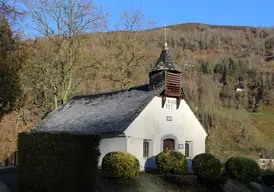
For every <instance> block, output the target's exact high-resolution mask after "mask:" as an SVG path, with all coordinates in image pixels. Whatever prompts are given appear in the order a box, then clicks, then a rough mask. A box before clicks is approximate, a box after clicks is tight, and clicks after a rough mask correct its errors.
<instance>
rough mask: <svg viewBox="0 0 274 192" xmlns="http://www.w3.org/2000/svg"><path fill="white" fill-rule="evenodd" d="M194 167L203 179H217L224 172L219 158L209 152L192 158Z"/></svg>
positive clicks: (195, 171)
mask: <svg viewBox="0 0 274 192" xmlns="http://www.w3.org/2000/svg"><path fill="white" fill-rule="evenodd" d="M192 169H193V171H194V173H195V174H197V176H198V177H199V178H201V179H204V180H209V181H215V180H217V179H218V178H219V177H220V175H221V174H222V164H221V162H220V160H219V159H217V158H216V157H214V156H213V155H212V154H209V153H202V154H199V155H196V156H195V157H194V158H193V160H192Z"/></svg>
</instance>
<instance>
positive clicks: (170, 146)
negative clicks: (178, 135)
mask: <svg viewBox="0 0 274 192" xmlns="http://www.w3.org/2000/svg"><path fill="white" fill-rule="evenodd" d="M168 150H175V141H174V140H173V139H165V140H164V142H163V151H168Z"/></svg>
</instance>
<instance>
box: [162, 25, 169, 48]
mask: <svg viewBox="0 0 274 192" xmlns="http://www.w3.org/2000/svg"><path fill="white" fill-rule="evenodd" d="M162 29H164V30H165V48H167V40H166V37H167V30H168V29H167V27H166V24H165V27H164V28H162Z"/></svg>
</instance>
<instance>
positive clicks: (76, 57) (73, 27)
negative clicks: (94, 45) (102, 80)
mask: <svg viewBox="0 0 274 192" xmlns="http://www.w3.org/2000/svg"><path fill="white" fill-rule="evenodd" d="M25 6H26V7H27V10H28V11H29V13H30V15H31V18H32V22H33V23H32V25H33V24H34V29H35V30H36V31H37V32H38V34H39V35H42V36H43V37H44V38H45V39H43V38H42V39H41V38H40V39H39V38H37V39H36V41H35V43H34V45H33V46H32V50H31V51H32V53H33V56H35V57H32V58H35V61H34V60H32V61H31V62H29V66H27V68H28V69H31V70H33V71H36V72H37V73H38V75H36V78H38V79H34V80H35V82H34V84H35V85H36V88H37V89H39V90H40V92H41V93H42V95H44V97H49V99H48V102H49V103H54V108H57V107H58V106H59V105H61V104H63V103H65V102H67V101H68V99H69V97H70V96H71V94H72V93H73V91H74V90H75V89H76V88H77V86H78V85H79V84H80V82H81V79H76V78H75V74H76V73H81V71H83V70H85V69H86V68H88V67H89V68H90V67H93V64H94V63H96V62H95V61H91V62H90V63H88V64H87V63H85V64H83V63H81V61H82V51H83V44H84V43H85V35H84V33H88V32H97V31H100V30H101V29H102V27H103V26H104V14H103V12H102V8H98V7H96V6H95V5H94V3H93V1H91V0H49V1H44V0H35V1H30V2H25ZM44 44H47V46H46V47H45V46H44ZM43 48H44V49H43ZM42 50H43V51H42ZM80 63H81V65H80ZM37 80H39V82H37Z"/></svg>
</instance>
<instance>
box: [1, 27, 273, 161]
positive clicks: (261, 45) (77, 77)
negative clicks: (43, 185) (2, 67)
mask: <svg viewBox="0 0 274 192" xmlns="http://www.w3.org/2000/svg"><path fill="white" fill-rule="evenodd" d="M168 29H169V30H168V34H167V41H168V45H169V47H170V51H171V54H172V57H173V60H174V62H175V63H176V64H177V66H178V67H179V68H180V69H181V71H182V82H183V88H184V92H185V95H186V97H187V101H188V102H189V103H190V105H191V107H192V108H193V109H196V110H195V113H196V115H197V117H198V118H199V119H200V121H201V122H202V124H203V125H204V126H205V128H206V129H207V131H208V133H209V138H208V140H207V150H208V151H209V152H212V153H214V154H215V155H217V156H218V157H220V159H222V160H225V159H226V158H227V157H229V156H231V155H234V154H241V155H246V156H251V157H254V158H258V156H259V153H260V152H261V153H263V155H264V156H265V157H273V158H274V156H273V155H274V153H273V151H274V147H273V142H274V140H273V138H274V132H273V123H272V122H273V120H272V118H273V112H274V86H273V85H274V61H269V62H267V61H265V60H264V58H265V57H266V56H268V55H271V54H272V52H273V50H274V29H272V28H266V29H262V30H257V29H255V28H252V27H238V26H213V25H206V24H199V23H187V24H178V25H174V26H168ZM81 38H82V39H81V47H80V52H79V55H78V56H79V58H80V59H79V60H77V63H75V68H73V81H72V87H73V89H70V90H69V93H67V92H66V91H63V87H64V86H66V85H67V84H66V83H67V82H65V81H64V82H61V81H62V80H63V79H62V78H60V77H61V76H62V72H63V71H65V70H66V66H61V65H60V63H62V62H63V61H64V62H65V61H66V57H65V56H63V57H62V58H61V60H60V61H62V62H59V60H58V62H56V61H57V60H56V59H59V58H56V57H57V55H56V54H55V47H54V44H53V43H52V42H50V41H49V40H47V39H46V38H40V39H36V40H35V41H26V42H23V43H22V45H21V47H22V49H23V50H24V52H25V53H26V60H25V62H24V64H23V66H22V68H21V69H20V83H21V85H22V94H21V96H20V99H19V101H20V102H19V104H18V107H17V108H16V109H15V110H13V111H11V112H9V113H6V114H5V116H3V117H2V119H1V122H0V126H1V129H0V130H1V131H2V133H1V134H2V135H5V137H2V138H1V140H0V146H1V147H0V161H3V160H4V159H5V158H6V157H8V156H9V155H10V154H11V153H12V152H13V151H14V149H15V147H16V139H15V138H16V135H17V133H18V132H20V131H22V130H30V129H31V127H33V125H35V124H36V123H37V122H38V121H39V120H40V119H41V118H43V117H44V116H45V115H46V114H47V113H49V112H50V111H51V110H53V109H54V106H55V105H60V104H62V103H64V102H66V101H67V100H68V99H69V98H70V97H71V96H73V95H76V94H87V93H98V92H104V91H112V90H118V89H121V88H127V87H131V86H134V85H138V84H143V83H146V82H147V81H148V72H149V70H150V68H151V66H152V65H153V64H154V62H155V61H156V59H157V58H158V57H159V54H160V52H161V49H162V47H163V44H164V33H163V30H162V29H160V28H155V29H152V30H146V31H141V32H126V31H120V32H112V33H94V34H85V35H82V37H81ZM62 54H65V53H62ZM59 56H60V55H59ZM61 69H62V70H63V71H61ZM59 70H60V71H59ZM59 72H60V73H59ZM53 84H55V85H56V86H53ZM236 88H242V89H243V91H242V92H236ZM57 89H60V90H61V91H60V92H56V90H57ZM65 93H66V94H65ZM64 94H65V95H66V97H63V95H64ZM3 133H4V134H3ZM11 144H12V145H11ZM8 146H11V147H8Z"/></svg>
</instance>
